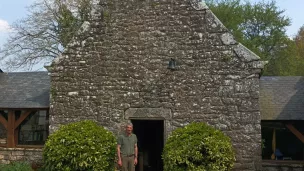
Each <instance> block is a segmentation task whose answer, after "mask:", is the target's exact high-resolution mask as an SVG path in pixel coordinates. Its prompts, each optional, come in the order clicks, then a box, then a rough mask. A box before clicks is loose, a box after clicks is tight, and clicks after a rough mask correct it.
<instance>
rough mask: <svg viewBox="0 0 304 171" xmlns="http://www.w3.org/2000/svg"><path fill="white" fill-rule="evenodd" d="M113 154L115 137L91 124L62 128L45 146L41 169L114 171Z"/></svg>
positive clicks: (91, 122)
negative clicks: (42, 167)
mask: <svg viewBox="0 0 304 171" xmlns="http://www.w3.org/2000/svg"><path fill="white" fill-rule="evenodd" d="M115 151H116V138H115V136H114V135H113V134H112V133H111V132H109V131H107V130H105V129H104V128H103V127H100V126H98V125H97V124H96V123H94V122H93V121H80V122H75V123H71V124H68V125H63V126H61V127H60V128H59V130H57V131H56V132H54V133H53V134H51V135H50V136H49V138H48V140H47V142H46V144H45V147H44V149H43V159H44V163H45V165H44V170H51V171H93V170H94V171H109V170H114V159H115Z"/></svg>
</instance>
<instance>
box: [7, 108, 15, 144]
mask: <svg viewBox="0 0 304 171" xmlns="http://www.w3.org/2000/svg"><path fill="white" fill-rule="evenodd" d="M7 120H8V121H7V147H8V148H13V147H15V136H14V135H15V111H13V110H10V111H9V112H8V119H7Z"/></svg>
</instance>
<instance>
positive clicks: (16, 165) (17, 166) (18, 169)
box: [0, 162, 33, 171]
mask: <svg viewBox="0 0 304 171" xmlns="http://www.w3.org/2000/svg"><path fill="white" fill-rule="evenodd" d="M0 170H1V171H33V170H32V168H31V166H30V164H29V163H27V162H12V163H10V164H1V165H0Z"/></svg>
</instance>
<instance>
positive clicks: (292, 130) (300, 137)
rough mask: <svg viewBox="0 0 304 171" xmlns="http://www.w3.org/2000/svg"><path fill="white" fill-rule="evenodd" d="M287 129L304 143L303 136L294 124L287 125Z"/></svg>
mask: <svg viewBox="0 0 304 171" xmlns="http://www.w3.org/2000/svg"><path fill="white" fill-rule="evenodd" d="M286 127H287V128H288V129H289V130H290V131H291V132H292V133H293V134H294V135H295V136H296V137H297V138H298V139H299V140H300V141H302V143H304V136H303V134H302V133H301V132H300V131H298V130H297V128H295V127H294V126H293V125H292V124H286Z"/></svg>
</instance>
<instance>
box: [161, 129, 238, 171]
mask: <svg viewBox="0 0 304 171" xmlns="http://www.w3.org/2000/svg"><path fill="white" fill-rule="evenodd" d="M162 157H163V160H164V171H229V170H231V169H232V167H233V164H234V161H235V157H234V151H233V148H232V145H231V141H230V138H229V137H227V136H226V135H224V134H223V133H222V132H221V131H219V130H216V129H214V128H212V127H211V126H208V125H207V124H205V123H192V124H189V125H188V126H186V127H184V128H178V129H176V130H175V131H173V133H172V135H171V136H170V137H169V139H168V140H167V142H166V145H165V148H164V151H163V156H162Z"/></svg>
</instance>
